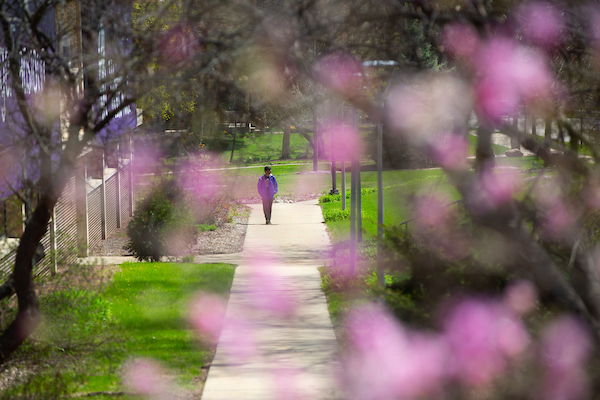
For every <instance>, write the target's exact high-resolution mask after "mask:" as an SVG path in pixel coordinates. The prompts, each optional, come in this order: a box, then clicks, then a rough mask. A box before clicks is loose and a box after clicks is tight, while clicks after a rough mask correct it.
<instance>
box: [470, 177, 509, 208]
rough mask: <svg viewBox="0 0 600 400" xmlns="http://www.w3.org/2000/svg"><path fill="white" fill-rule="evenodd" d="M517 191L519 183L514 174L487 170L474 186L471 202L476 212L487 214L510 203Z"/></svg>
mask: <svg viewBox="0 0 600 400" xmlns="http://www.w3.org/2000/svg"><path fill="white" fill-rule="evenodd" d="M517 190H518V181H517V177H516V175H515V174H514V173H513V172H498V171H493V170H491V169H487V170H485V171H483V172H482V173H481V175H480V176H479V179H478V181H477V183H476V184H475V185H474V186H473V188H472V192H471V194H470V195H469V202H470V203H471V204H472V206H473V209H474V211H476V212H482V213H486V212H489V211H490V210H493V209H495V208H497V207H502V206H504V205H506V204H508V203H510V201H511V200H512V198H513V195H514V193H516V191H517Z"/></svg>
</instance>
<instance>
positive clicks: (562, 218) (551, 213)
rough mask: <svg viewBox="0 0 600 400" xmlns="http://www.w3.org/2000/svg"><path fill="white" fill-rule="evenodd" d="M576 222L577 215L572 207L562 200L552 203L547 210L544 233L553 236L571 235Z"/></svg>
mask: <svg viewBox="0 0 600 400" xmlns="http://www.w3.org/2000/svg"><path fill="white" fill-rule="evenodd" d="M575 222H576V217H575V215H574V214H573V211H572V209H571V208H570V207H568V206H567V205H566V204H564V203H563V202H562V201H557V202H555V203H553V204H551V205H550V206H549V207H548V209H547V212H546V217H545V221H544V233H545V234H546V235H548V236H549V237H552V238H559V237H564V236H569V232H571V229H570V228H572V227H573V226H574V224H575Z"/></svg>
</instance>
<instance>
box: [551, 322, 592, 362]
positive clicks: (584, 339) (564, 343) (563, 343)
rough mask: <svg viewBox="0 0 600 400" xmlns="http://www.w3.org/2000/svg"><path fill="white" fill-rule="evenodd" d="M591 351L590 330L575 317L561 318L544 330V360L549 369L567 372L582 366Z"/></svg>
mask: <svg viewBox="0 0 600 400" xmlns="http://www.w3.org/2000/svg"><path fill="white" fill-rule="evenodd" d="M591 350H592V337H591V335H590V332H589V330H588V329H587V328H586V326H585V325H583V323H582V322H581V321H579V320H578V319H576V318H575V317H573V316H570V315H565V316H562V317H559V318H557V319H556V320H554V321H552V323H551V324H550V325H549V326H548V327H547V328H546V329H545V330H544V333H543V336H542V358H543V361H544V362H545V364H546V367H547V368H551V369H558V370H561V371H566V370H569V369H573V368H576V367H578V366H581V365H582V364H583V363H584V362H585V361H586V360H587V359H588V357H589V355H590V351H591Z"/></svg>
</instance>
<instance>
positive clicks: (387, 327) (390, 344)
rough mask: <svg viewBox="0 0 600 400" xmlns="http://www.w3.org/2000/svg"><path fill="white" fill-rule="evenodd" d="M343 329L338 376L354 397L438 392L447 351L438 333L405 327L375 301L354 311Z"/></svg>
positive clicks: (380, 398) (399, 396)
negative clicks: (345, 341)
mask: <svg viewBox="0 0 600 400" xmlns="http://www.w3.org/2000/svg"><path fill="white" fill-rule="evenodd" d="M348 330H349V334H350V343H351V350H350V351H349V353H348V354H347V356H346V358H345V360H344V370H343V381H344V385H345V386H346V387H347V388H348V389H349V391H350V393H351V394H352V396H353V398H357V399H366V400H369V399H377V400H384V399H390V400H391V399H413V398H416V397H420V396H424V395H428V394H434V393H439V392H440V390H441V386H442V383H443V379H444V376H445V367H446V355H447V353H446V347H445V345H444V343H443V341H441V340H440V338H439V337H438V336H437V335H434V334H421V333H415V332H409V331H408V330H406V329H405V328H403V327H402V326H401V325H400V324H399V323H398V322H397V321H396V320H395V319H394V317H393V316H391V315H390V314H389V313H387V312H386V311H385V310H383V309H382V308H380V307H376V306H362V307H359V308H357V309H355V310H353V311H352V312H351V314H350V316H349V318H348Z"/></svg>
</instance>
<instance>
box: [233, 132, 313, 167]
mask: <svg viewBox="0 0 600 400" xmlns="http://www.w3.org/2000/svg"><path fill="white" fill-rule="evenodd" d="M229 142H230V143H229V147H228V150H227V151H225V152H223V154H222V157H223V159H224V160H225V161H229V158H230V156H231V145H232V141H231V140H229ZM282 144H283V134H281V133H266V134H264V135H256V136H252V137H245V138H239V139H236V142H235V151H234V153H233V160H234V161H235V162H244V163H256V162H274V161H277V160H279V159H280V158H281V147H282ZM290 156H291V158H292V160H303V161H305V160H306V159H308V158H310V157H312V148H311V147H310V145H309V144H308V141H307V140H306V139H305V138H304V137H302V135H300V134H299V133H292V134H290Z"/></svg>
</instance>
